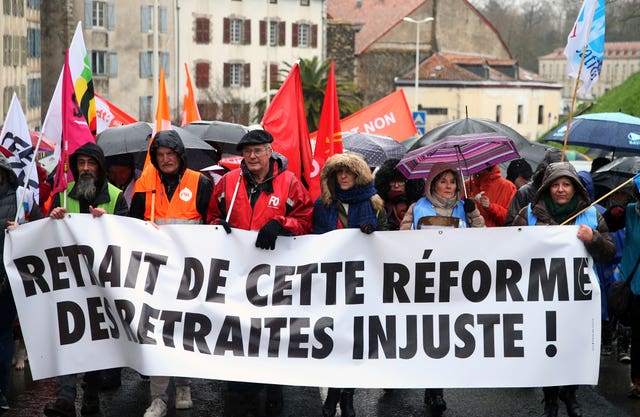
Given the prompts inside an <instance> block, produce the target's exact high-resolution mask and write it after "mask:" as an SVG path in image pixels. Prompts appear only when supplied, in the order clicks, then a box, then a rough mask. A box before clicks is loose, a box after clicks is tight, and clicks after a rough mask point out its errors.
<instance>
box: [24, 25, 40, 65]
mask: <svg viewBox="0 0 640 417" xmlns="http://www.w3.org/2000/svg"><path fill="white" fill-rule="evenodd" d="M27 56H28V57H29V58H40V29H35V28H30V29H27Z"/></svg>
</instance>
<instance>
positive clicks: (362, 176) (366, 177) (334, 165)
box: [320, 153, 373, 205]
mask: <svg viewBox="0 0 640 417" xmlns="http://www.w3.org/2000/svg"><path fill="white" fill-rule="evenodd" d="M343 168H346V169H347V170H349V171H351V172H353V173H355V174H356V183H355V185H359V186H364V185H368V184H371V182H372V181H373V175H372V174H371V169H370V168H369V165H368V164H367V162H366V161H365V160H364V158H362V157H361V156H359V155H356V154H353V153H339V154H335V155H333V156H331V157H330V158H329V159H327V161H326V162H325V163H324V166H323V167H322V173H321V174H320V186H321V188H322V195H321V197H322V202H323V204H325V205H329V204H330V203H331V201H333V199H334V198H333V193H334V190H335V189H336V173H337V172H338V171H339V170H341V169H343Z"/></svg>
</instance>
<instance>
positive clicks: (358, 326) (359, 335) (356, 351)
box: [351, 316, 364, 359]
mask: <svg viewBox="0 0 640 417" xmlns="http://www.w3.org/2000/svg"><path fill="white" fill-rule="evenodd" d="M351 358H353V359H364V317H362V316H355V317H354V318H353V349H352V354H351Z"/></svg>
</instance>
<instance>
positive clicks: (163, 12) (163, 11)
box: [158, 6, 167, 33]
mask: <svg viewBox="0 0 640 417" xmlns="http://www.w3.org/2000/svg"><path fill="white" fill-rule="evenodd" d="M158 17H159V18H160V19H159V23H158V25H159V26H160V33H167V8H166V7H165V6H160V14H159V15H158Z"/></svg>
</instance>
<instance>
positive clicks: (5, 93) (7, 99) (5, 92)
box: [2, 87, 13, 119]
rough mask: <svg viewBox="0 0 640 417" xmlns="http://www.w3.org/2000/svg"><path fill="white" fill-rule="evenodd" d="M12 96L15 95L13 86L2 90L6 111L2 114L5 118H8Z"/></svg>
mask: <svg viewBox="0 0 640 417" xmlns="http://www.w3.org/2000/svg"><path fill="white" fill-rule="evenodd" d="M12 97H13V87H5V88H4V90H3V92H2V104H3V108H4V113H3V115H2V118H3V119H6V118H7V112H8V111H9V106H10V105H11V98H12Z"/></svg>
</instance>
